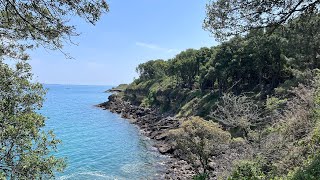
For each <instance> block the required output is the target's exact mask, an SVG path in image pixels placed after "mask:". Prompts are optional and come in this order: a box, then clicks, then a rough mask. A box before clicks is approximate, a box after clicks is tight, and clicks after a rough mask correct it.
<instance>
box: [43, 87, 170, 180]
mask: <svg viewBox="0 0 320 180" xmlns="http://www.w3.org/2000/svg"><path fill="white" fill-rule="evenodd" d="M45 87H46V88H48V93H47V96H46V101H45V103H44V106H43V108H42V110H41V111H40V113H41V114H43V115H45V116H46V117H48V118H49V119H48V121H47V124H46V128H47V129H53V130H54V132H55V134H56V135H57V137H58V138H59V139H61V140H62V144H61V145H59V147H58V148H59V152H58V153H56V155H57V156H61V157H67V163H68V167H67V168H66V170H65V172H64V173H62V174H58V177H57V178H58V179H154V177H155V175H156V174H157V173H159V171H161V169H162V168H163V165H162V162H163V160H164V158H165V157H162V156H161V155H159V154H158V152H157V151H156V150H155V149H154V148H152V146H151V142H150V141H149V140H146V139H145V138H144V137H142V136H141V135H140V134H139V129H138V128H137V127H135V126H134V125H132V124H130V123H129V122H128V121H127V120H124V119H122V118H120V117H119V115H117V114H112V113H110V112H109V111H105V110H102V109H99V108H96V107H94V106H93V105H95V104H98V103H101V102H104V101H106V100H107V97H108V95H110V94H106V93H103V92H104V91H105V90H106V89H108V88H110V87H107V86H73V85H72V86H71V85H45Z"/></svg>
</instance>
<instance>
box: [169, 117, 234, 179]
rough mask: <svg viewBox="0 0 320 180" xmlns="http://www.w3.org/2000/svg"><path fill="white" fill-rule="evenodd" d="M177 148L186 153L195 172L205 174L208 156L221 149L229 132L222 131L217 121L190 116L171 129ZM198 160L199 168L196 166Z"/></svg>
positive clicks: (228, 138) (215, 153) (228, 139)
mask: <svg viewBox="0 0 320 180" xmlns="http://www.w3.org/2000/svg"><path fill="white" fill-rule="evenodd" d="M171 133H172V135H173V137H174V139H175V140H176V142H177V148H178V149H179V150H180V151H181V152H182V153H183V154H185V155H186V158H187V161H189V163H191V164H192V165H193V167H194V168H195V170H196V171H197V173H198V174H199V173H200V174H207V173H208V169H209V167H208V163H209V158H210V157H211V156H213V155H218V154H219V153H221V152H222V151H223V149H224V148H225V146H226V145H227V144H228V143H229V141H230V134H229V133H228V132H226V131H223V130H222V129H221V128H220V126H219V125H218V124H217V123H213V122H209V121H205V120H204V119H202V118H200V117H191V118H190V119H189V120H187V121H185V122H183V123H182V125H181V127H180V128H178V129H175V130H172V131H171ZM197 162H200V168H199V166H197Z"/></svg>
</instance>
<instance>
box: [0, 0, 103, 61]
mask: <svg viewBox="0 0 320 180" xmlns="http://www.w3.org/2000/svg"><path fill="white" fill-rule="evenodd" d="M108 8H109V7H108V4H107V3H106V2H105V1H104V0H83V1H79V0H68V1H64V0H52V1H49V0H30V1H21V0H1V1H0V22H1V25H0V40H1V43H2V44H8V43H10V44H11V46H7V47H6V48H3V47H1V49H0V50H1V51H7V49H8V47H16V46H19V47H32V46H34V45H42V46H44V47H45V48H49V49H61V48H62V46H63V42H64V41H70V38H71V37H72V36H77V35H79V34H78V33H77V32H76V29H75V27H74V26H73V25H70V24H69V21H70V18H71V17H73V16H78V17H81V18H84V19H85V20H86V21H87V22H89V23H91V24H95V23H96V22H97V21H98V20H99V19H100V17H101V15H102V13H105V12H107V11H108V10H109V9H108ZM1 54H2V55H3V54H4V53H3V52H1ZM5 55H8V54H5Z"/></svg>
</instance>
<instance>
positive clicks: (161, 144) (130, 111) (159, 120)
mask: <svg viewBox="0 0 320 180" xmlns="http://www.w3.org/2000/svg"><path fill="white" fill-rule="evenodd" d="M97 106H98V107H100V108H104V109H106V110H109V111H111V112H113V113H118V114H120V115H121V117H122V118H125V119H128V120H129V121H130V122H131V123H133V124H136V125H138V126H139V127H140V129H141V131H142V133H143V134H144V135H145V136H147V137H149V138H151V139H153V140H154V142H155V145H154V146H155V147H156V148H158V150H159V152H160V153H161V154H164V155H168V156H169V157H170V158H169V160H168V161H167V162H165V163H166V166H167V167H168V168H167V171H166V172H165V174H164V175H163V176H162V179H192V176H193V175H194V171H193V170H192V167H191V166H190V165H188V163H187V162H185V161H184V160H181V159H180V158H179V157H177V156H176V153H175V151H176V150H175V147H173V146H172V143H171V141H170V138H169V137H168V132H169V130H171V129H175V128H178V127H179V125H180V122H179V120H178V119H176V118H174V117H172V116H170V115H167V114H166V115H164V114H161V113H159V112H158V111H157V110H156V109H150V108H144V107H140V106H135V105H132V104H131V103H130V102H127V101H123V100H122V98H121V97H120V96H119V95H117V94H112V95H110V96H109V98H108V101H107V102H104V103H101V104H99V105H97Z"/></svg>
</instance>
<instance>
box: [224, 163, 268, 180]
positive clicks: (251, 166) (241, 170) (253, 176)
mask: <svg viewBox="0 0 320 180" xmlns="http://www.w3.org/2000/svg"><path fill="white" fill-rule="evenodd" d="M260 179H265V174H264V173H263V172H262V170H261V165H260V163H258V162H252V161H240V162H239V163H238V164H237V165H236V167H235V169H234V171H233V172H232V174H231V176H230V177H229V178H228V180H260Z"/></svg>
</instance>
